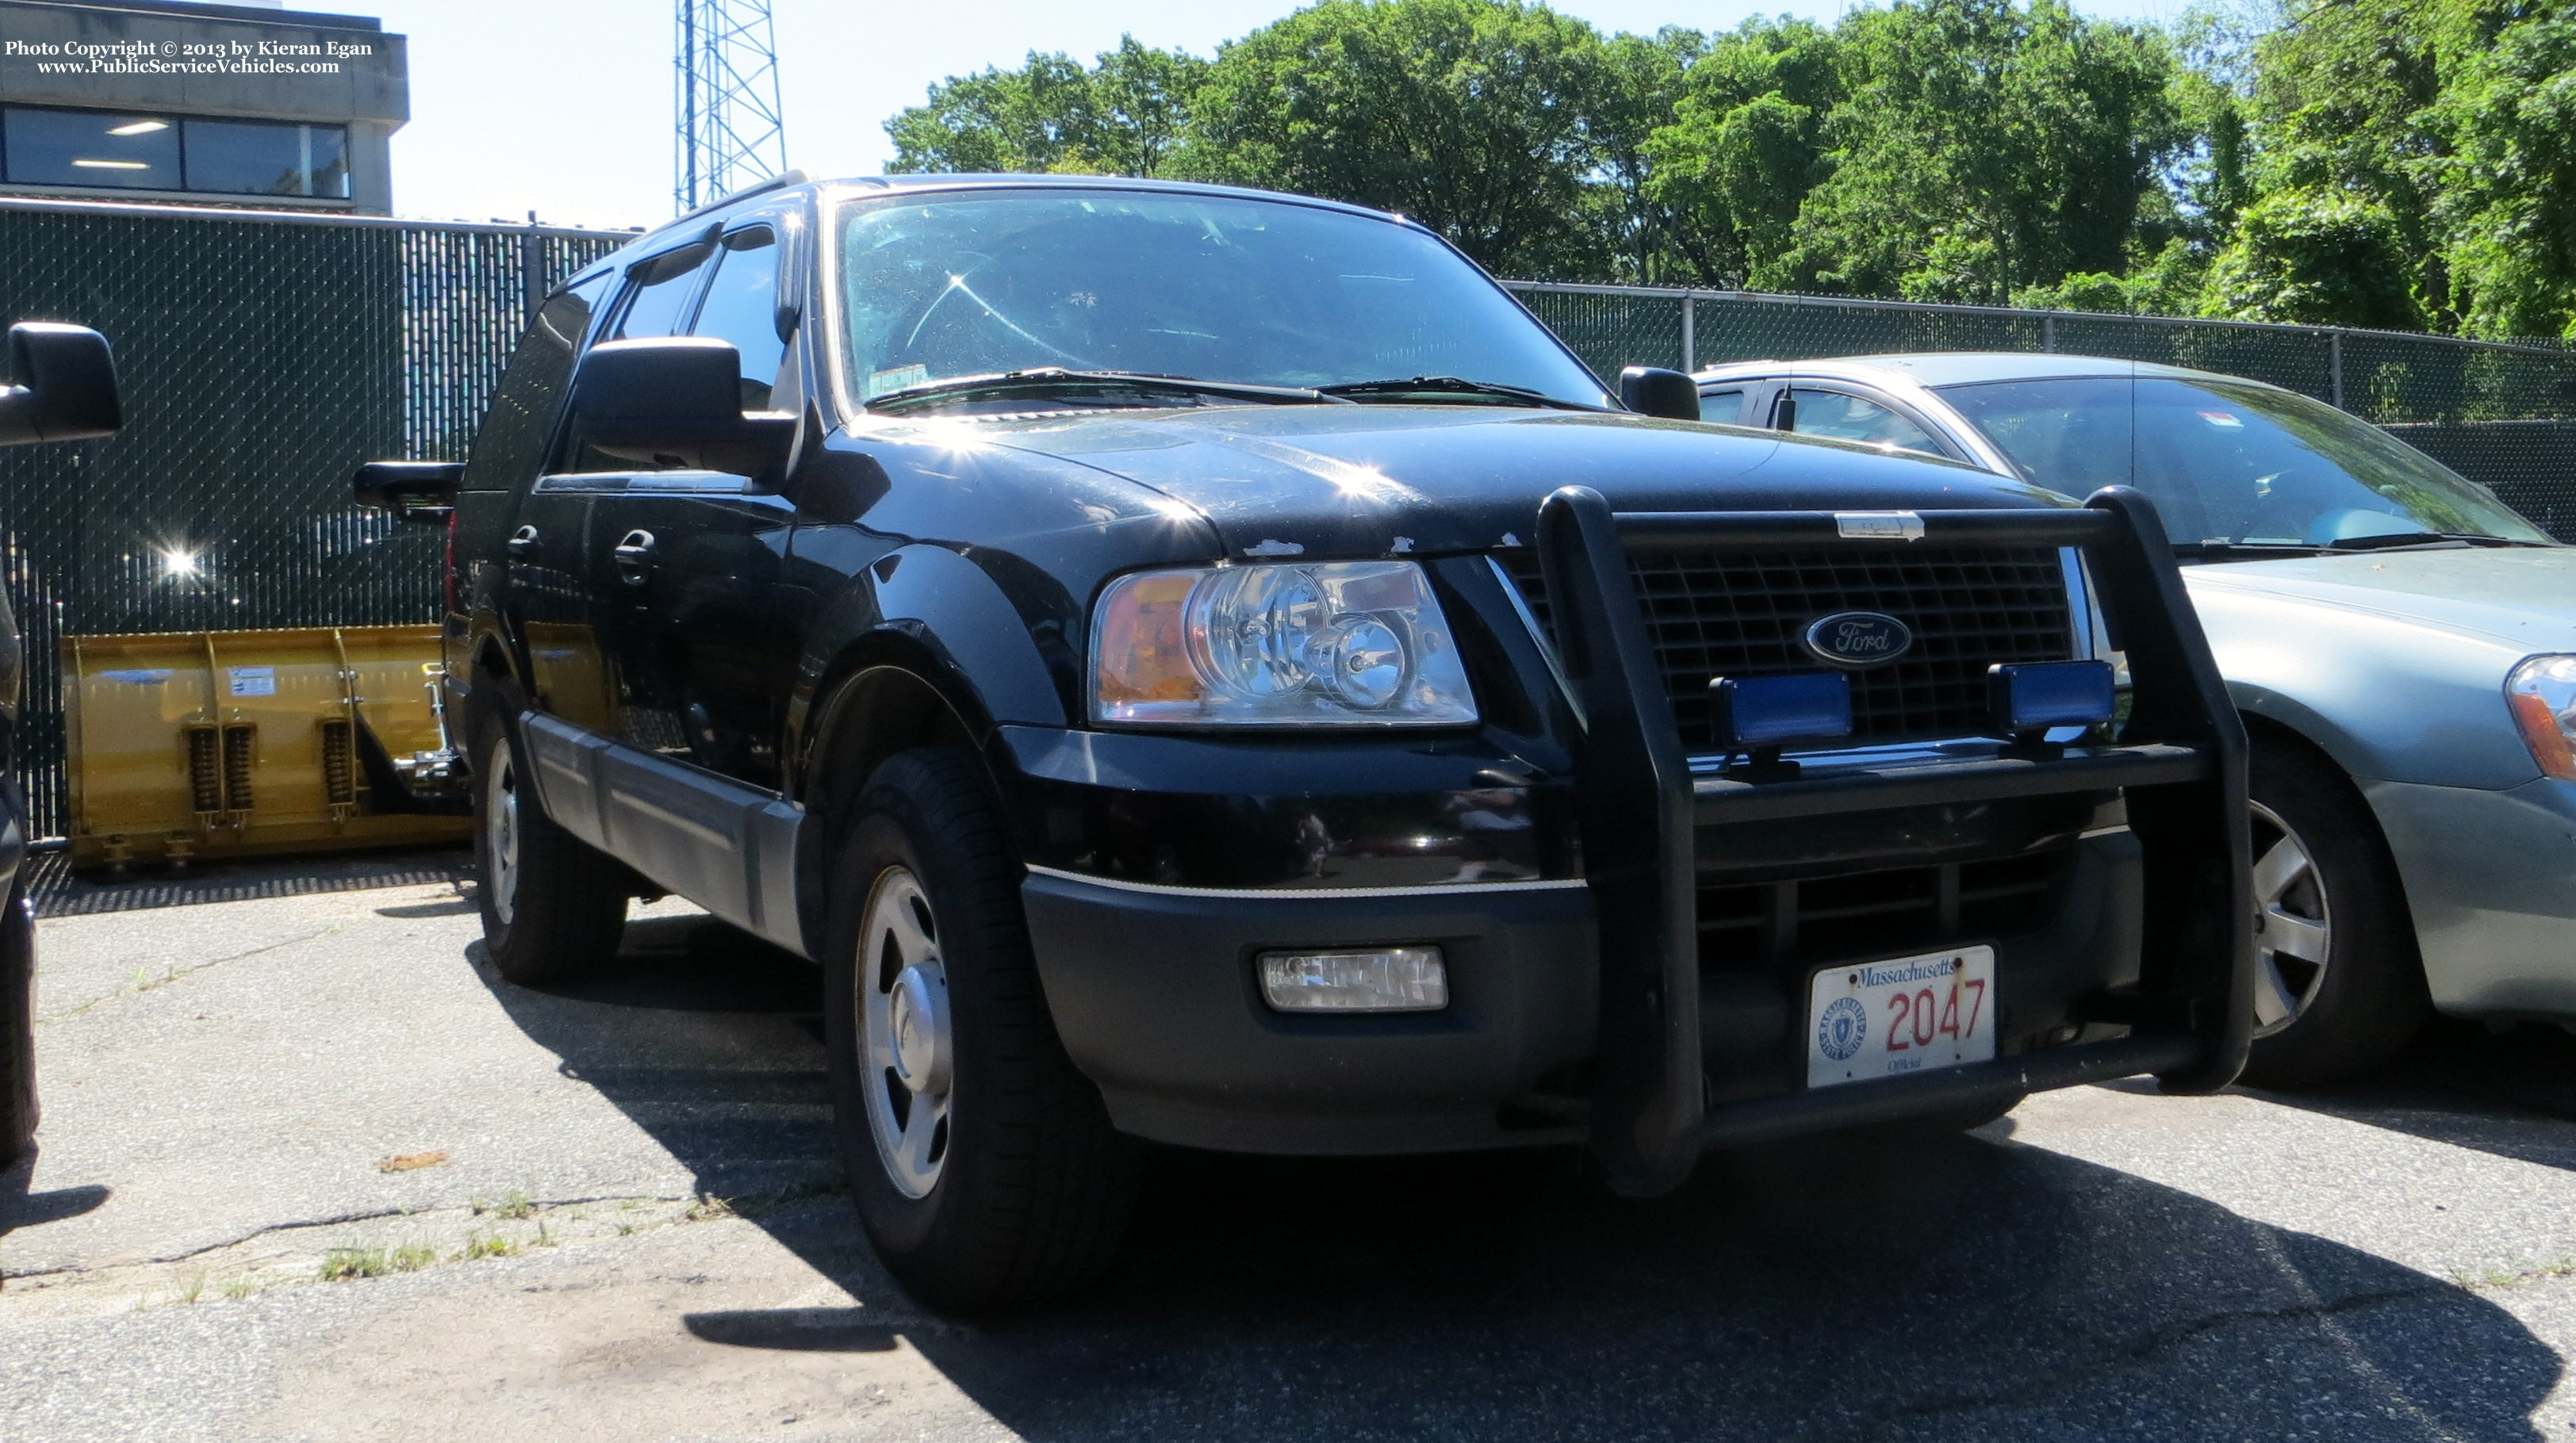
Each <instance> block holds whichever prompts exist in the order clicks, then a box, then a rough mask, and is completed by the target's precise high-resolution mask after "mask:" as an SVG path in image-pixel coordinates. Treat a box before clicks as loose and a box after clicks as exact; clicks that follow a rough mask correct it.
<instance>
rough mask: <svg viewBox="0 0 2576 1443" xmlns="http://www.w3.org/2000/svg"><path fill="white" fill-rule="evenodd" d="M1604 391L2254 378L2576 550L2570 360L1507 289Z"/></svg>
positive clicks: (2545, 354)
mask: <svg viewBox="0 0 2576 1443" xmlns="http://www.w3.org/2000/svg"><path fill="white" fill-rule="evenodd" d="M1506 284H1508V285H1510V286H1511V288H1512V289H1513V290H1514V291H1516V292H1518V293H1519V295H1520V298H1521V301H1522V303H1523V304H1525V305H1527V306H1528V307H1529V308H1530V310H1531V311H1532V312H1533V313H1535V314H1536V315H1537V316H1538V318H1539V319H1540V320H1542V321H1545V322H1546V323H1547V324H1548V325H1549V326H1550V327H1552V328H1553V329H1554V330H1555V331H1556V333H1557V334H1558V335H1560V336H1562V337H1564V338H1565V342H1566V344H1567V345H1569V346H1572V347H1573V348H1574V350H1575V353H1576V354H1578V355H1580V356H1582V357H1583V359H1584V361H1585V363H1586V364H1588V365H1590V366H1591V367H1592V369H1593V370H1594V371H1596V372H1599V373H1600V374H1601V375H1602V376H1603V377H1605V378H1614V377H1616V376H1617V375H1618V374H1619V370H1620V368H1621V367H1623V366H1672V367H1678V368H1681V369H1684V370H1688V369H1692V368H1694V367H1698V366H1714V365H1720V364H1723V363H1726V362H1730V361H1752V360H1764V359H1776V360H1800V359H1813V358H1817V357H1824V356H1865V355H1883V354H1889V353H1894V352H1902V351H2054V352H2061V353H2064V354H2068V355H2083V356H2113V357H2117V358H2120V359H2123V360H2133V361H2161V362H2164V363H2166V364H2169V365H2176V366H2190V367H2193V368H2195V369H2197V370H2203V371H2220V372H2225V373H2227V374H2229V375H2237V376H2251V377H2253V378H2254V379H2256V380H2259V381H2269V382H2271V383H2272V384H2274V385H2276V386H2285V387H2288V388H2289V389H2291V390H2293V391H2299V392H2303V393H2305V394H2307V395H2310V396H2314V397H2316V398H2317V399H2319V400H2321V401H2329V402H2332V403H2333V404H2335V405H2338V406H2341V407H2343V408H2344V409H2345V410H2347V411H2350V412H2352V413H2353V414H2354V415H2357V416H2360V417H2361V418H2363V419H2364V420H2367V421H2373V422H2376V423H2378V424H2380V425H2382V426H2386V427H2388V428H2389V430H2390V431H2391V432H2393V433H2394V434H2396V435H2398V436H2400V437H2402V438H2404V439H2405V440H2406V441H2408V442H2410V443H2412V444H2414V445H2415V446H2416V447H2418V448H2419V449H2421V450H2423V451H2424V452H2425V453H2427V454H2428V455H2431V456H2433V457H2435V458H2436V459H2438V460H2440V461H2442V462H2443V463H2444V464H2446V465H2448V466H2450V467H2451V468H2452V469H2453V470H2456V471H2458V472H2460V473H2461V474H2462V475H2465V476H2467V477H2468V478H2469V479H2471V480H2473V481H2478V482H2481V483H2483V484H2485V485H2486V486H2488V487H2490V488H2492V489H2493V490H2494V491H2495V492H2496V494H2497V495H2499V496H2501V497H2503V498H2504V499H2505V500H2506V501H2507V502H2508V503H2510V504H2511V505H2513V506H2514V508H2515V509H2517V510H2519V511H2521V512H2522V513H2523V514H2524V515H2526V516H2528V517H2530V518H2531V519H2532V520H2533V521H2535V522H2537V523H2539V524H2540V525H2541V526H2543V527H2545V528H2547V529H2548V530H2549V532H2550V533H2551V534H2552V535H2554V536H2557V537H2558V538H2560V539H2561V540H2576V355H2571V354H2570V353H2569V352H2568V351H2567V350H2566V349H2565V348H2563V347H2561V346H2558V345H2556V344H2555V343H2552V342H2546V341H2542V342H2527V343H2515V344H2511V345H2502V344H2496V343H2493V342H2481V341H2456V340H2451V339H2449V338H2447V337H2442V336H2413V335H2401V334H2397V333H2393V332H2388V331H2356V330H2344V329H2336V328H2329V327H2316V326H2275V325H2254V324H2248V323H2245V322H2239V321H2186V320H2172V319H2167V318H2164V317H2160V316H2106V315H2086V314H2074V313H2067V312H2055V311H2009V310H1997V309H1992V308H1988V307H1981V306H1934V305H1919V304H1912V303H1907V302H1898V301H1862V300H1845V299H1842V298H1839V297H1817V296H1770V295H1750V294H1746V293H1744V292H1740V291H1675V290H1650V289H1645V288H1639V287H1625V286H1573V285H1549V284H1542V283H1538V282H1528V281H1512V282H1507V283H1506Z"/></svg>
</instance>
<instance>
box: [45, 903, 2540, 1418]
mask: <svg viewBox="0 0 2576 1443" xmlns="http://www.w3.org/2000/svg"><path fill="white" fill-rule="evenodd" d="M465 885H466V884H465V883H464V882H463V880H462V878H461V875H460V874H459V872H458V870H457V865H456V861H455V859H454V858H452V857H450V856H447V855H444V854H432V855H426V856H418V855H416V856H408V857H393V858H386V859H376V860H367V861H357V862H335V863H329V864H322V865H310V866H301V867H298V866H285V865H279V866H269V867H265V868H232V869H217V870H212V871H209V872H207V873H206V874H204V875H202V876H200V877H196V878H193V879H177V880H174V879H169V878H166V877H151V878H142V879H137V880H134V881H129V882H123V883H116V884H109V885H104V886H88V885H75V886H70V887H65V888H56V889H54V890H53V891H52V892H51V893H50V894H49V897H48V903H49V910H50V915H49V916H48V917H47V918H46V920H44V921H43V922H42V923H41V924H40V932H39V937H40V943H39V945H40V948H41V957H42V961H41V978H40V1006H39V1016H40V1017H41V1018H42V1019H43V1020H42V1022H41V1023H40V1025H39V1028H38V1040H39V1051H38V1056H39V1066H40V1069H41V1072H42V1076H43V1081H44V1087H45V1106H46V1115H45V1126H44V1129H43V1132H42V1133H41V1135H40V1142H41V1152H40V1153H39V1155H38V1156H37V1158H36V1159H35V1161H34V1162H33V1164H32V1165H31V1166H22V1167H21V1168H19V1169H17V1170H15V1171H13V1172H9V1173H0V1277H5V1282H0V1438H8V1439H19V1438H24V1439H31V1440H32V1439H42V1440H49V1443H51V1440H63V1443H75V1440H84V1439H101V1440H117V1443H131V1440H137V1439H149V1440H160V1439H194V1438H208V1439H228V1440H230V1439H260V1440H271V1439H276V1440H284V1439H313V1440H341V1439H377V1438H383V1439H412V1438H422V1439H427V1438H437V1439H455V1438H475V1439H490V1440H515V1439H736V1438H746V1439H747V1438H782V1439H799V1440H802V1439H893V1438H904V1439H914V1438H929V1439H971V1440H981V1439H988V1438H989V1439H1005V1438H1026V1439H1037V1440H1089V1439H1113V1438H1114V1439H1260V1440H1303V1439H1315V1440H1328V1439H1329V1440H1366V1439H1407V1440H1438V1439H1461V1440H1466V1439H1474V1440H1488V1439H1533V1440H1536V1439H1546V1440H1573V1439H1623V1440H1624V1439H1662V1438H1676V1439H1678V1438H1691V1439H1701V1438H1710V1439H1748V1440H1755V1439H1758V1440H1787V1439H1796V1440H1808V1439H1813V1440H1839V1439H2024V1438H2028V1439H2051V1440H2057V1439H2107V1438H2120V1439H2139V1438H2150V1439H2203V1438H2209V1439H2222V1438H2223V1439H2237V1438H2256V1437H2260V1438H2264V1439H2282V1440H2287V1439H2303V1438H2317V1439H2336V1440H2350V1439H2444V1440H2460V1439H2474V1440H2488V1439H2494V1440H2517V1439H2542V1438H2547V1439H2562V1438H2571V1437H2576V1387H2571V1386H2570V1384H2569V1383H2568V1381H2567V1379H2566V1376H2565V1375H2566V1367H2565V1363H2564V1358H2565V1356H2566V1355H2567V1354H2568V1352H2569V1350H2570V1349H2571V1348H2576V1039H2571V1038H2569V1037H2567V1036H2566V1035H2564V1034H2561V1033H2559V1032H2557V1031H2555V1030H2549V1029H2540V1028H2524V1029H2521V1030H2519V1031H2516V1032H2513V1033H2510V1034H2504V1035H2496V1034H2490V1033H2488V1032H2486V1031H2485V1030H2483V1029H2479V1028H2475V1027H2446V1028H2443V1029H2440V1030H2439V1031H2438V1032H2437V1033H2436V1034H2435V1035H2433V1036H2432V1037H2430V1038H2428V1040H2427V1041H2426V1043H2425V1044H2424V1045H2423V1046H2422V1047H2421V1048H2419V1049H2418V1051H2417V1053H2416V1054H2415V1055H2414V1056H2412V1057H2410V1058H2409V1059H2408V1060H2407V1061H2406V1062H2405V1063H2403V1064H2402V1065H2401V1066H2400V1067H2398V1068H2397V1069H2395V1070H2394V1071H2392V1072H2391V1073H2390V1074H2388V1075H2387V1076H2385V1077H2383V1078H2380V1079H2377V1080H2375V1081H2373V1082H2371V1083H2369V1084H2367V1085H2358V1086H2353V1087H2347V1088H2340V1089H2334V1090H2331V1091H2327V1092H2323V1093H2316V1094H2306V1095H2300V1096H2296V1097H2291V1096H2283V1095H2272V1094H2257V1093H2253V1092H2246V1091H2238V1092H2233V1093H2230V1094H2228V1095H2224V1096H2220V1097H2212V1098H2194V1099H2179V1098H2167V1097H2161V1096H2157V1095H2155V1093H2154V1092H2153V1090H2152V1089H2151V1088H2147V1087H2144V1086H2137V1085H2128V1084H2122V1085H2115V1086H2110V1087H2100V1088H2082V1089H2077V1090H2074V1091H2071V1092H2065V1093H2058V1094H2052V1095H2049V1096H2045V1097H2041V1098H2037V1099H2034V1100H2032V1101H2031V1102H2029V1103H2026V1104H2024V1106H2023V1107H2022V1108H2021V1109H2020V1110H2019V1111H2017V1112H2016V1113H2015V1114H2014V1115H2013V1116H2011V1117H2010V1118H2007V1119H2005V1120H2004V1121H2003V1122H2000V1123H1997V1124H1995V1125H1993V1126H1990V1127H1988V1128H1986V1129H1983V1130H1981V1131H1980V1132H1978V1133H1976V1134H1973V1135H1970V1136H1967V1137H1962V1138H1956V1139H1942V1140H1938V1141H1930V1142H1915V1143H1908V1144H1903V1145H1897V1146H1891V1145H1885V1144H1880V1145H1874V1146H1869V1147H1861V1146H1854V1145H1849V1144H1806V1145H1798V1146H1784V1147H1776V1148H1769V1149H1764V1150H1761V1151H1758V1152H1751V1153H1743V1154H1732V1155H1725V1156H1718V1157H1713V1158H1711V1159H1710V1160H1709V1162H1708V1163H1707V1165H1705V1166H1704V1167H1703V1168H1702V1169H1701V1171H1700V1174H1699V1176H1698V1177H1697V1178H1696V1180H1695V1181H1694V1182H1693V1183H1692V1185H1691V1186H1690V1187H1688V1188H1687V1189H1685V1190H1684V1191H1683V1192H1682V1193H1680V1194H1678V1195H1675V1196H1673V1197H1669V1198H1664V1199H1658V1200H1655V1201H1652V1202H1645V1203H1636V1202H1625V1201H1621V1200H1618V1199H1614V1198H1610V1197H1608V1196H1605V1195H1603V1194H1602V1193H1600V1192H1599V1191H1598V1190H1596V1189H1595V1188H1594V1187H1593V1186H1591V1185H1590V1184H1589V1183H1587V1182H1586V1181H1585V1179H1584V1177H1583V1176H1582V1174H1581V1172H1580V1170H1579V1168H1578V1167H1577V1166H1576V1164H1575V1162H1574V1160H1572V1159H1570V1158H1568V1157H1565V1156H1561V1155H1556V1154H1520V1155H1508V1156H1480V1157H1467V1158H1450V1159H1439V1160H1406V1161H1384V1162H1367V1163H1342V1162H1292V1161H1281V1160H1267V1159H1240V1158H1224V1157H1216V1156H1211V1155H1205V1154H1189V1153H1179V1152H1170V1153H1162V1154H1158V1155H1156V1156H1155V1158H1154V1159H1153V1162H1152V1172H1153V1180H1152V1185H1151V1191H1150V1194H1149V1200H1148V1203H1147V1205H1146V1211H1145V1216H1144V1218H1143V1220H1142V1222H1141V1224H1140V1226H1139V1228H1138V1230H1137V1234H1136V1237H1135V1240H1134V1242H1133V1244H1132V1245H1131V1246H1130V1248H1129V1250H1128V1252H1127V1254H1126V1256H1125V1258H1124V1259H1123V1260H1122V1263H1121V1265H1120V1267H1119V1269H1118V1272H1117V1275H1116V1276H1115V1277H1114V1278H1113V1279H1112V1280H1111V1281H1110V1283H1109V1284H1108V1285H1107V1286H1105V1287H1104V1288H1102V1289H1100V1290H1099V1291H1098V1292H1096V1293H1095V1294H1093V1295H1091V1296H1088V1297H1086V1298H1083V1299H1080V1300H1078V1301H1075V1302H1071V1303H1067V1304H1064V1305H1061V1306H1059V1307H1056V1308H1054V1309H1051V1310H1049V1311H1046V1312H1044V1313H1041V1314H1039V1315H1036V1316H1032V1317H1028V1318H1023V1319H1019V1320H1015V1321H1012V1322H1008V1323H1004V1324H995V1325H984V1326H973V1327H968V1326H960V1325H957V1324H953V1323H949V1322H944V1321H942V1320H940V1319H938V1318H936V1317H934V1316H932V1315H930V1314H928V1313H927V1312H925V1311H924V1310H922V1309H921V1308H919V1307H918V1306H916V1305H914V1304H913V1303H912V1302H911V1301H910V1300H908V1299H907V1298H905V1297H904V1295H903V1294H902V1292H901V1290H900V1289H899V1288H897V1287H896V1286H895V1285H894V1284H893V1283H892V1282H891V1281H890V1280H889V1279H888V1278H887V1277H886V1276H885V1274H884V1273H883V1271H882V1270H881V1269H880V1268H879V1267H878V1266H877V1265H876V1263H875V1262H874V1260H873V1259H872V1258H871V1257H870V1255H869V1253H868V1250H867V1248H866V1245H865V1243H864V1242H863V1241H861V1240H860V1239H859V1237H858V1234H857V1229H856V1226H855V1223H854V1221H853V1219H852V1216H851V1214H850V1211H849V1206H848V1201H847V1199H846V1198H845V1197H844V1196H842V1195H841V1194H840V1191H839V1180H838V1165H837V1162H836V1160H835V1159H834V1158H833V1156H832V1154H831V1147H830V1141H829V1135H828V1131H827V1121H828V1107H827V1104H826V1097H825V1089H824V1084H823V1077H822V1055H821V1048H820V1045H819V1043H818V1042H817V1040H816V1036H817V1032H818V1020H817V1017H816V1009H817V1007H818V1005H819V1004H818V1000H817V996H816V989H817V981H816V977H815V973H814V971H813V969H812V968H810V967H809V966H807V965H806V964H804V963H802V962H799V961H797V960H796V959H794V958H792V957H788V956H786V955H785V954H782V953H779V952H777V951H774V950H772V949H769V948H766V947H764V946H762V945H760V944H758V943H756V942H753V941H751V940H749V939H747V938H744V937H741V936H739V935H738V934H735V933H732V932H730V931H728V930H727V929H725V928H723V927H722V926H720V925H718V924H716V923H713V922H711V921H708V920H707V919H705V918H703V917H701V916H697V915H695V914H693V913H692V912H690V910H689V909H687V908H685V907H681V906H676V905H672V904H661V905H657V906H655V907H652V908H648V909H644V911H643V913H642V914H641V915H640V918H639V920H638V921H637V923H636V924H635V925H634V926H633V927H632V928H631V929H630V940H629V945H628V949H627V956H626V958H625V961H624V965H623V966H621V968H620V969H619V970H618V972H617V973H616V974H615V975H613V976H611V977H607V978H603V979H601V980H598V981H594V982H588V983H584V984H581V985H578V986H568V987H564V988H560V989H550V990H546V991H531V990H527V989H522V988H517V987H513V986H511V985H509V984H507V983H504V982H502V981H500V980H499V979H498V978H497V977H496V976H494V975H493V974H492V973H491V971H490V970H489V968H488V967H486V966H485V965H484V964H483V961H482V957H481V952H480V949H479V947H478V946H477V945H476V939H477V935H478V928H477V925H476V921H475V917H474V913H473V909H472V906H471V902H470V899H469V897H468V896H467V895H466V893H465V890H464V888H465Z"/></svg>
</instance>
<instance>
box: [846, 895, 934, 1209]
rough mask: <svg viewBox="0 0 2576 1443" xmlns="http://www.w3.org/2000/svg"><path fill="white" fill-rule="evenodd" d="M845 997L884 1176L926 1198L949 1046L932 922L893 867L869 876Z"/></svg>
mask: <svg viewBox="0 0 2576 1443" xmlns="http://www.w3.org/2000/svg"><path fill="white" fill-rule="evenodd" d="M858 945H859V955H858V959H857V965H856V966H855V967H853V968H852V969H851V977H852V982H853V989H854V990H855V991H856V992H857V993H858V994H859V995H858V996H857V997H855V998H853V999H851V1000H852V1002H853V1003H854V1004H855V1005H856V1007H857V1008H858V1011H859V1024H860V1025H859V1039H860V1040H859V1046H860V1057H859V1062H860V1074H861V1075H860V1079H859V1083H860V1086H861V1087H862V1088H863V1089H865V1092H866V1096H867V1114H868V1132H869V1134H870V1135H871V1136H873V1137H874V1138H875V1139H876V1144H877V1161H878V1162H879V1163H880V1164H882V1165H883V1166H884V1168H885V1174H886V1179H887V1180H888V1181H889V1182H892V1183H893V1184H894V1186H895V1190H896V1191H898V1192H900V1193H902V1194H903V1195H904V1196H905V1197H908V1198H921V1197H927V1196H929V1194H930V1190H931V1189H932V1188H934V1187H937V1186H938V1185H939V1174H940V1172H941V1170H942V1168H943V1167H944V1166H945V1165H946V1163H947V1160H948V1137H949V1131H948V1124H949V1117H948V1110H949V1105H950V1101H951V1094H952V1090H953V1084H954V1082H955V1080H956V1045H955V1041H954V1033H953V1029H952V1027H951V1024H950V1018H949V1006H948V969H947V967H946V966H945V964H943V963H942V961H941V960H940V951H939V924H938V921H937V919H936V918H934V917H933V916H932V914H931V910H930V898H929V897H928V896H926V895H925V894H924V893H923V892H922V890H921V883H920V882H919V881H918V880H917V879H916V878H914V876H913V875H912V873H911V872H909V871H907V870H905V869H904V868H902V867H888V868H886V869H885V871H883V872H881V873H879V874H878V876H877V881H876V886H875V887H874V888H873V889H871V891H870V892H869V895H868V908H867V913H866V915H865V917H863V918H862V919H861V921H860V924H859V944H858Z"/></svg>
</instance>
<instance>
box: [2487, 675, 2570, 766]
mask: <svg viewBox="0 0 2576 1443" xmlns="http://www.w3.org/2000/svg"><path fill="white" fill-rule="evenodd" d="M2504 701H2505V705H2506V706H2508V707H2510V708H2512V709H2513V722H2514V725H2515V726H2517V727H2519V728H2521V730H2522V740H2523V744H2524V745H2526V746H2528V747H2530V748H2531V759H2532V760H2533V761H2535V762H2538V763H2540V770H2541V773H2542V774H2543V775H2545V776H2552V777H2556V778H2558V779H2559V780H2560V781H2562V782H2576V656H2535V657H2531V658H2529V659H2528V660H2526V661H2524V662H2523V664H2522V665H2520V666H2517V667H2515V668H2514V669H2513V675H2511V676H2509V677H2506V678H2505V683H2504Z"/></svg>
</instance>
